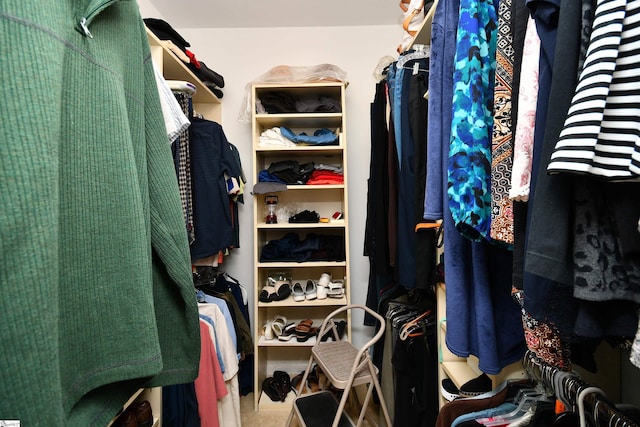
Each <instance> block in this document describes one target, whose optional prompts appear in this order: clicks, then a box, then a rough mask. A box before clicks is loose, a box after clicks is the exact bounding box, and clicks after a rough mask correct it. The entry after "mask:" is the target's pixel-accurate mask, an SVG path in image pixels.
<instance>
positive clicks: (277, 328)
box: [271, 314, 287, 337]
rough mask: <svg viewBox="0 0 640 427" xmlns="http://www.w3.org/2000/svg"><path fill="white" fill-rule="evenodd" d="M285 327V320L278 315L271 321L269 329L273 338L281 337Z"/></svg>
mask: <svg viewBox="0 0 640 427" xmlns="http://www.w3.org/2000/svg"><path fill="white" fill-rule="evenodd" d="M286 326H287V318H286V317H284V316H282V315H280V314H278V315H277V316H276V317H274V318H273V320H272V321H271V329H272V330H273V335H274V337H279V336H280V335H282V332H283V331H284V328H285V327H286Z"/></svg>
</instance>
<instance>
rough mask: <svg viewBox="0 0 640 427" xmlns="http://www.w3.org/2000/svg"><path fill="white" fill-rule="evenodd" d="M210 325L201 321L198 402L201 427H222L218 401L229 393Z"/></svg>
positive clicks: (197, 385) (197, 382)
mask: <svg viewBox="0 0 640 427" xmlns="http://www.w3.org/2000/svg"><path fill="white" fill-rule="evenodd" d="M210 328H213V326H211V325H209V324H208V323H207V322H206V321H205V320H202V319H200V371H199V373H198V378H196V380H195V382H194V384H195V389H196V398H197V400H198V415H200V426H201V427H220V421H219V418H218V400H220V399H222V398H223V397H225V396H226V395H227V394H228V393H229V392H228V391H227V387H226V385H225V382H224V378H223V377H222V370H221V369H220V363H218V357H217V356H216V348H215V344H214V341H213V337H212V336H211V332H210Z"/></svg>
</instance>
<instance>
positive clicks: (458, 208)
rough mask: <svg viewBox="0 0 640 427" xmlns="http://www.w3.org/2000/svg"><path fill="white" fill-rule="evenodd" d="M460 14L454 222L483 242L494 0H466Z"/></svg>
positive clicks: (452, 154) (450, 170)
mask: <svg viewBox="0 0 640 427" xmlns="http://www.w3.org/2000/svg"><path fill="white" fill-rule="evenodd" d="M458 18H459V22H458V32H457V36H456V41H457V48H456V56H455V62H454V74H453V111H452V120H451V140H450V146H449V161H448V167H447V176H448V190H447V193H448V195H449V209H450V210H451V214H452V215H453V220H454V224H455V227H456V228H457V229H458V230H459V231H460V232H461V233H463V234H464V235H465V236H467V237H468V238H469V239H472V240H474V241H481V240H483V239H489V238H490V222H491V193H490V190H491V183H490V178H491V135H492V129H493V116H492V113H493V111H492V108H491V106H492V105H493V87H494V74H495V69H496V53H495V52H496V31H497V28H498V17H497V11H496V6H495V5H494V2H493V1H492V0H461V1H460V11H459V15H458Z"/></svg>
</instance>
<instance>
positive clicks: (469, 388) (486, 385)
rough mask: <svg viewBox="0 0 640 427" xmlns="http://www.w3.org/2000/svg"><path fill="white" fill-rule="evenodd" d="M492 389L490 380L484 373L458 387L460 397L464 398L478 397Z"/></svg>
mask: <svg viewBox="0 0 640 427" xmlns="http://www.w3.org/2000/svg"><path fill="white" fill-rule="evenodd" d="M492 389H493V382H492V381H491V378H489V376H488V375H487V374H485V373H482V375H480V376H479V377H476V378H474V379H472V380H469V381H467V382H466V383H464V384H463V385H462V386H461V387H460V395H461V396H464V397H473V396H479V395H481V394H483V393H487V392H489V391H491V390H492Z"/></svg>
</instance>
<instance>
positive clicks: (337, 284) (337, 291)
mask: <svg viewBox="0 0 640 427" xmlns="http://www.w3.org/2000/svg"><path fill="white" fill-rule="evenodd" d="M327 295H328V296H329V297H330V298H342V297H343V296H344V282H343V281H342V280H336V281H333V282H331V283H329V291H328V292H327Z"/></svg>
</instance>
